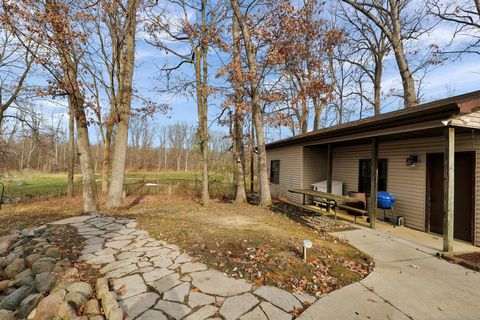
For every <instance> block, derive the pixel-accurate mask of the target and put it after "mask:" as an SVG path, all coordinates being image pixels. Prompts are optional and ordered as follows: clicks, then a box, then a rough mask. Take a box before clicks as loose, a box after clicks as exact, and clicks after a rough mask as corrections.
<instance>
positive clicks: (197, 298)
mask: <svg viewBox="0 0 480 320" xmlns="http://www.w3.org/2000/svg"><path fill="white" fill-rule="evenodd" d="M214 302H215V297H212V296H209V295H208V294H205V293H201V292H196V291H191V292H190V295H189V296H188V305H189V306H190V307H192V308H195V307H198V306H204V305H206V304H212V303H214Z"/></svg>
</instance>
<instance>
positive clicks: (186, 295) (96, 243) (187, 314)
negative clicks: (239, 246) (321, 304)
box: [69, 216, 316, 320]
mask: <svg viewBox="0 0 480 320" xmlns="http://www.w3.org/2000/svg"><path fill="white" fill-rule="evenodd" d="M85 219H86V220H84V221H79V219H76V220H75V219H74V220H70V221H71V222H70V223H69V224H70V225H72V226H74V227H75V228H76V229H77V231H78V233H79V234H80V235H81V236H83V237H84V238H85V247H84V249H83V252H82V254H83V255H82V256H81V257H80V259H82V260H84V261H86V262H87V263H88V264H91V265H92V266H93V267H96V268H99V269H100V272H101V273H102V274H105V276H106V277H108V278H109V279H111V281H112V283H113V287H114V289H115V290H116V291H117V292H118V293H119V294H118V295H117V300H118V301H119V304H120V306H121V307H122V309H123V310H124V312H125V314H126V315H127V319H132V320H133V319H138V320H163V319H165V320H166V319H186V320H197V319H198V320H202V319H225V320H230V319H241V320H254V319H258V320H262V319H266V320H267V319H268V320H283V319H285V320H287V319H292V312H293V311H294V310H298V309H302V308H306V307H307V306H308V305H310V304H312V303H313V302H315V301H316V299H315V298H314V297H311V296H308V295H297V294H291V293H289V292H287V291H285V290H282V289H279V288H276V287H270V286H262V287H258V288H257V287H254V286H252V285H251V284H250V283H248V282H247V281H245V280H243V279H234V278H230V277H228V276H226V275H225V274H224V273H222V272H220V271H217V270H214V269H211V268H208V267H207V266H206V265H205V264H202V263H199V262H196V261H195V259H194V258H192V257H191V256H189V255H188V254H187V253H185V252H182V250H181V249H180V248H179V247H178V246H176V245H172V244H168V243H167V242H165V241H161V240H156V239H154V238H152V237H150V236H149V234H148V232H146V231H144V230H140V229H137V223H136V222H135V221H133V220H130V219H114V218H111V217H102V216H98V217H92V218H88V219H87V218H85Z"/></svg>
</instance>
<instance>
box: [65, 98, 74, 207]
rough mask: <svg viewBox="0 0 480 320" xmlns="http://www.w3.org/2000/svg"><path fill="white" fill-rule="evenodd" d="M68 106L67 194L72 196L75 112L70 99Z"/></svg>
mask: <svg viewBox="0 0 480 320" xmlns="http://www.w3.org/2000/svg"><path fill="white" fill-rule="evenodd" d="M69 100H70V99H69ZM68 108H69V114H70V117H69V119H68V166H67V171H68V172H67V196H69V197H70V198H73V196H74V192H75V190H74V187H73V177H74V174H75V112H74V110H73V106H72V105H71V102H70V101H69V103H68Z"/></svg>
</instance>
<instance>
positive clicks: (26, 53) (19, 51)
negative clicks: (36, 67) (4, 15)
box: [0, 25, 35, 133]
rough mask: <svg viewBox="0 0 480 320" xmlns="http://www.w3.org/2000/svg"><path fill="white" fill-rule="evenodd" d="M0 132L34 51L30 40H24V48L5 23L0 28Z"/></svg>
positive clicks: (18, 93)
mask: <svg viewBox="0 0 480 320" xmlns="http://www.w3.org/2000/svg"><path fill="white" fill-rule="evenodd" d="M0 33H1V34H0V133H1V131H2V124H3V119H4V118H5V117H6V114H5V113H6V111H7V109H8V108H10V107H12V106H14V105H15V103H16V102H18V101H17V99H18V98H19V97H20V94H21V93H22V91H25V80H26V78H27V75H28V73H29V72H30V69H31V68H32V64H33V59H34V55H33V54H31V53H30V51H35V48H34V47H33V44H32V42H29V41H26V40H25V42H24V43H25V44H26V45H27V46H28V48H25V47H24V46H23V45H22V43H21V42H19V41H18V40H17V39H16V38H15V35H14V34H13V32H12V31H11V30H9V29H8V26H7V25H2V28H1V29H0Z"/></svg>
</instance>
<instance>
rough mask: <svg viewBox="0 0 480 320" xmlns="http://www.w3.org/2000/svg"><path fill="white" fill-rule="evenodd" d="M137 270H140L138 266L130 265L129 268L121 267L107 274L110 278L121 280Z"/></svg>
mask: <svg viewBox="0 0 480 320" xmlns="http://www.w3.org/2000/svg"><path fill="white" fill-rule="evenodd" d="M135 270H138V268H137V266H136V265H134V264H130V265H128V266H125V267H121V268H118V269H115V270H112V271H110V272H107V274H106V276H107V277H108V278H121V277H124V276H126V275H127V274H129V273H132V272H133V271H135Z"/></svg>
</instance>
